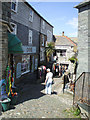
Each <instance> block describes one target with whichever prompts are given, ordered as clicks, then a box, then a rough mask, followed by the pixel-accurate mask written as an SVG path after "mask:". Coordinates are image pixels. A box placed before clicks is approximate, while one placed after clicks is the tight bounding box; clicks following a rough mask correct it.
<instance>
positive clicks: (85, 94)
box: [74, 0, 90, 118]
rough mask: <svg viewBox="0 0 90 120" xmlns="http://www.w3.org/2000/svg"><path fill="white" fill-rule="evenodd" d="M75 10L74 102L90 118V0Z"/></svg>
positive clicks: (85, 0) (86, 0)
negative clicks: (76, 55)
mask: <svg viewBox="0 0 90 120" xmlns="http://www.w3.org/2000/svg"><path fill="white" fill-rule="evenodd" d="M75 8H77V9H78V62H79V64H78V69H77V81H76V83H75V98H74V100H75V102H76V103H77V104H78V105H79V106H80V107H81V112H84V113H86V115H87V116H88V117H89V118H90V0H84V1H83V2H81V3H80V4H78V5H77V6H75Z"/></svg>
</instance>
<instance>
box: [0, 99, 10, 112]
mask: <svg viewBox="0 0 90 120" xmlns="http://www.w3.org/2000/svg"><path fill="white" fill-rule="evenodd" d="M10 101H11V100H10V99H9V98H7V99H5V100H3V101H1V105H2V107H3V110H4V111H7V110H9V108H10Z"/></svg>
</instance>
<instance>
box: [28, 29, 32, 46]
mask: <svg viewBox="0 0 90 120" xmlns="http://www.w3.org/2000/svg"><path fill="white" fill-rule="evenodd" d="M31 44H32V31H31V30H29V40H28V45H31Z"/></svg>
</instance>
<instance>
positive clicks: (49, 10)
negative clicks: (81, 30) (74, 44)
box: [29, 0, 79, 37]
mask: <svg viewBox="0 0 90 120" xmlns="http://www.w3.org/2000/svg"><path fill="white" fill-rule="evenodd" d="M39 1H40V0H38V2H29V3H30V4H31V5H32V7H33V8H34V9H35V10H36V11H37V12H38V13H39V14H40V15H41V16H42V17H44V18H45V19H46V20H47V21H48V22H49V23H50V24H52V25H53V26H54V29H53V33H54V35H61V34H62V31H64V32H65V35H66V36H68V37H77V32H78V10H77V9H76V8H73V7H74V6H75V5H78V4H79V2H39ZM72 1H74V0H72Z"/></svg>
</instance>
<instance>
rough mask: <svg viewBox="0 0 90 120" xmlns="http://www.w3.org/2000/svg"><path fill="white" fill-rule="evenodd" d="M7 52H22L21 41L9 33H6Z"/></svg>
mask: <svg viewBox="0 0 90 120" xmlns="http://www.w3.org/2000/svg"><path fill="white" fill-rule="evenodd" d="M8 53H12V54H15V53H23V49H22V43H21V41H20V40H19V39H18V37H17V36H16V35H14V34H11V33H8Z"/></svg>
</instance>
